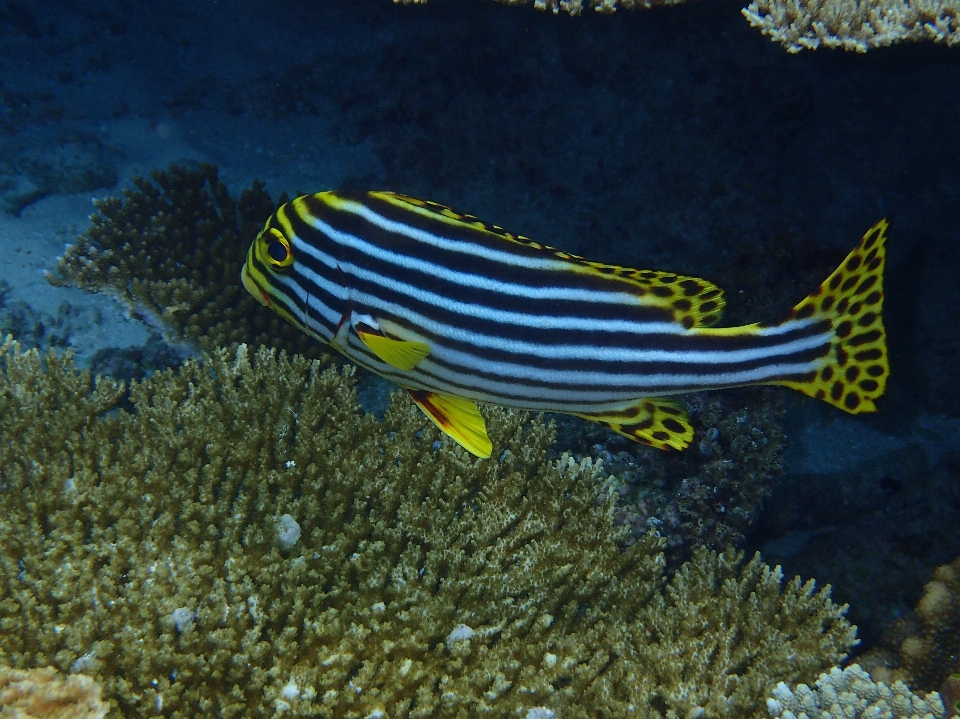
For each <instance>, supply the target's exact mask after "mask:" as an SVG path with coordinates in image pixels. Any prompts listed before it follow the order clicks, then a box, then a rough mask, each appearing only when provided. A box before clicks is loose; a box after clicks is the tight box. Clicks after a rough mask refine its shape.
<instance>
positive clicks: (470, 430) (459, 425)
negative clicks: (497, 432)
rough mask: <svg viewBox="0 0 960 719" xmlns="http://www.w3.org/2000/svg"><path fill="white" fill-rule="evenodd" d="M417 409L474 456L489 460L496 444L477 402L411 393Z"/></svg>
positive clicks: (422, 391)
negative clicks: (491, 438)
mask: <svg viewBox="0 0 960 719" xmlns="http://www.w3.org/2000/svg"><path fill="white" fill-rule="evenodd" d="M407 392H409V393H410V397H411V398H412V399H413V401H414V402H416V403H417V406H418V407H419V408H420V409H422V410H423V413H424V414H425V415H427V417H429V418H430V419H431V420H433V423H434V424H435V425H437V427H439V428H440V429H441V431H443V433H444V434H447V435H449V436H450V437H452V438H453V440H454V441H455V442H456V443H457V444H459V445H460V446H461V447H463V448H464V449H465V450H467V451H468V452H470V453H471V454H475V455H477V456H478V457H482V458H484V459H485V458H487V457H489V456H490V452H491V451H492V450H493V443H492V442H491V441H490V438H489V437H488V436H487V425H486V423H485V422H484V421H483V416H482V415H481V414H480V409H479V408H478V407H477V405H476V404H475V403H474V402H471V401H470V400H468V399H464V398H463V397H453V396H450V395H442V394H434V393H433V392H427V391H425V390H414V389H410V390H407Z"/></svg>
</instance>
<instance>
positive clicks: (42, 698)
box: [0, 667, 109, 719]
mask: <svg viewBox="0 0 960 719" xmlns="http://www.w3.org/2000/svg"><path fill="white" fill-rule="evenodd" d="M108 709H109V705H108V704H107V703H106V702H104V701H103V700H101V698H100V685H99V684H98V683H97V682H96V681H95V680H94V679H92V678H91V677H88V676H85V675H83V674H73V675H71V676H69V677H63V676H62V675H61V674H60V673H58V672H57V670H56V669H54V668H53V667H44V668H43V669H10V668H9V667H0V717H2V718H3V719H103V718H104V717H105V716H106V715H107V710H108Z"/></svg>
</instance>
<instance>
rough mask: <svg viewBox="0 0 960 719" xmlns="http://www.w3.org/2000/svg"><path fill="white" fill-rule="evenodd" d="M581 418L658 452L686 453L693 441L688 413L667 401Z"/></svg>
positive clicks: (648, 401)
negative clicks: (668, 450)
mask: <svg viewBox="0 0 960 719" xmlns="http://www.w3.org/2000/svg"><path fill="white" fill-rule="evenodd" d="M577 416H578V417H583V418H584V419H589V420H590V421H592V422H598V423H600V424H605V425H607V426H608V427H609V428H610V429H612V430H613V431H614V432H616V433H617V434H622V435H623V436H624V437H629V438H630V439H632V440H634V441H635V442H642V443H643V444H649V445H650V446H651V447H656V448H657V449H670V448H673V449H684V448H685V447H686V446H687V445H688V444H690V440H691V439H693V427H691V426H690V421H689V420H688V419H687V415H686V413H685V412H684V411H683V410H682V409H680V407H678V406H677V405H676V404H674V403H673V402H670V401H668V400H664V399H641V400H637V402H635V403H634V404H631V405H629V406H627V407H625V408H623V409H621V410H615V411H609V412H595V413H592V414H579V413H578V414H577Z"/></svg>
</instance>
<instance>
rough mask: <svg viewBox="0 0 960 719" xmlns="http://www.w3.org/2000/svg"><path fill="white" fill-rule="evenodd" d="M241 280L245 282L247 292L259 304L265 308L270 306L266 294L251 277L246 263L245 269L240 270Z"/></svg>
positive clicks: (244, 264)
mask: <svg viewBox="0 0 960 719" xmlns="http://www.w3.org/2000/svg"><path fill="white" fill-rule="evenodd" d="M240 280H241V281H242V282H243V286H244V287H245V288H246V289H247V292H249V293H250V294H251V295H253V298H254V299H255V300H256V301H257V302H259V303H260V304H261V305H263V306H264V307H269V306H270V303H269V301H268V300H267V296H266V293H265V292H264V291H263V290H261V289H260V288H259V287H257V283H256V282H254V281H253V277H251V276H250V271H249V269H248V264H247V263H246V262H244V263H243V268H242V269H241V270H240Z"/></svg>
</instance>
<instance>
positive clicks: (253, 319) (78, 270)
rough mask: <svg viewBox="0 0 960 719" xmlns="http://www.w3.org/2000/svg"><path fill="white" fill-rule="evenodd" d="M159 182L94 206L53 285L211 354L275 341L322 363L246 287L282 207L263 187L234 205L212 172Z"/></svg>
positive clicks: (178, 174) (176, 173)
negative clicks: (259, 243) (108, 300)
mask: <svg viewBox="0 0 960 719" xmlns="http://www.w3.org/2000/svg"><path fill="white" fill-rule="evenodd" d="M152 177H153V182H149V181H147V180H145V179H143V178H142V177H137V178H134V181H133V182H134V185H135V186H136V189H134V190H125V191H124V192H123V198H122V199H121V198H116V197H111V198H108V199H106V200H98V201H96V202H95V203H94V204H95V206H96V209H97V212H96V214H94V215H93V216H91V218H90V219H91V222H92V224H91V226H90V229H89V230H88V232H87V236H85V237H80V238H79V239H78V240H77V242H76V243H74V244H73V245H71V246H69V247H68V248H67V250H66V252H65V253H64V255H63V257H62V258H61V260H60V263H59V264H58V266H57V272H58V274H59V276H51V277H50V280H51V281H52V282H54V283H55V284H73V285H76V286H78V287H81V288H83V289H87V290H91V291H94V292H103V293H105V294H108V295H111V296H113V297H116V298H117V299H119V300H120V301H121V302H123V303H125V304H126V305H128V306H129V307H130V308H131V310H133V311H134V312H137V313H141V314H144V315H145V316H146V319H148V320H150V321H154V322H159V323H161V327H162V328H163V329H164V331H165V332H167V333H169V334H171V335H172V336H173V339H175V340H188V341H189V342H192V343H195V344H197V345H199V346H200V347H201V348H203V349H213V348H214V347H218V346H227V345H229V344H233V343H237V342H251V343H257V344H259V343H263V342H268V343H269V344H271V345H272V346H274V347H278V348H284V349H287V350H289V351H291V352H300V353H304V354H307V355H308V356H309V355H313V356H317V355H318V354H319V352H320V350H319V346H318V345H317V343H316V342H313V341H311V340H310V339H309V338H307V337H305V336H304V335H303V334H302V333H300V332H298V331H297V330H296V329H294V328H292V327H290V326H289V325H288V324H287V323H286V322H284V321H283V320H281V319H280V318H279V317H277V316H276V315H275V314H274V313H272V312H270V311H269V310H267V309H265V308H264V307H262V306H261V305H260V304H259V303H258V302H256V301H255V300H254V299H253V298H251V297H250V295H249V294H247V292H246V291H245V290H244V289H243V287H242V286H241V285H240V267H241V266H242V265H243V261H244V258H245V257H246V252H247V248H248V247H249V246H250V242H251V241H252V240H253V238H254V236H255V235H256V233H257V232H258V231H259V230H260V229H261V228H262V226H263V222H264V221H265V220H266V218H267V217H268V216H269V215H270V213H272V212H273V210H274V209H275V208H274V205H273V203H272V202H271V200H270V197H269V195H267V193H266V192H265V191H264V189H263V186H262V185H261V184H260V183H254V185H253V187H251V188H250V189H249V190H247V191H245V192H244V193H243V194H241V196H240V199H239V200H238V201H234V200H233V199H232V198H231V197H230V195H229V193H228V191H227V188H226V186H225V185H224V184H223V182H221V181H220V179H219V177H218V176H217V168H216V167H214V166H212V165H200V166H199V167H198V168H197V169H188V168H186V167H181V166H177V165H174V166H172V167H171V168H170V169H169V170H167V171H166V172H160V171H157V172H154V173H152Z"/></svg>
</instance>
